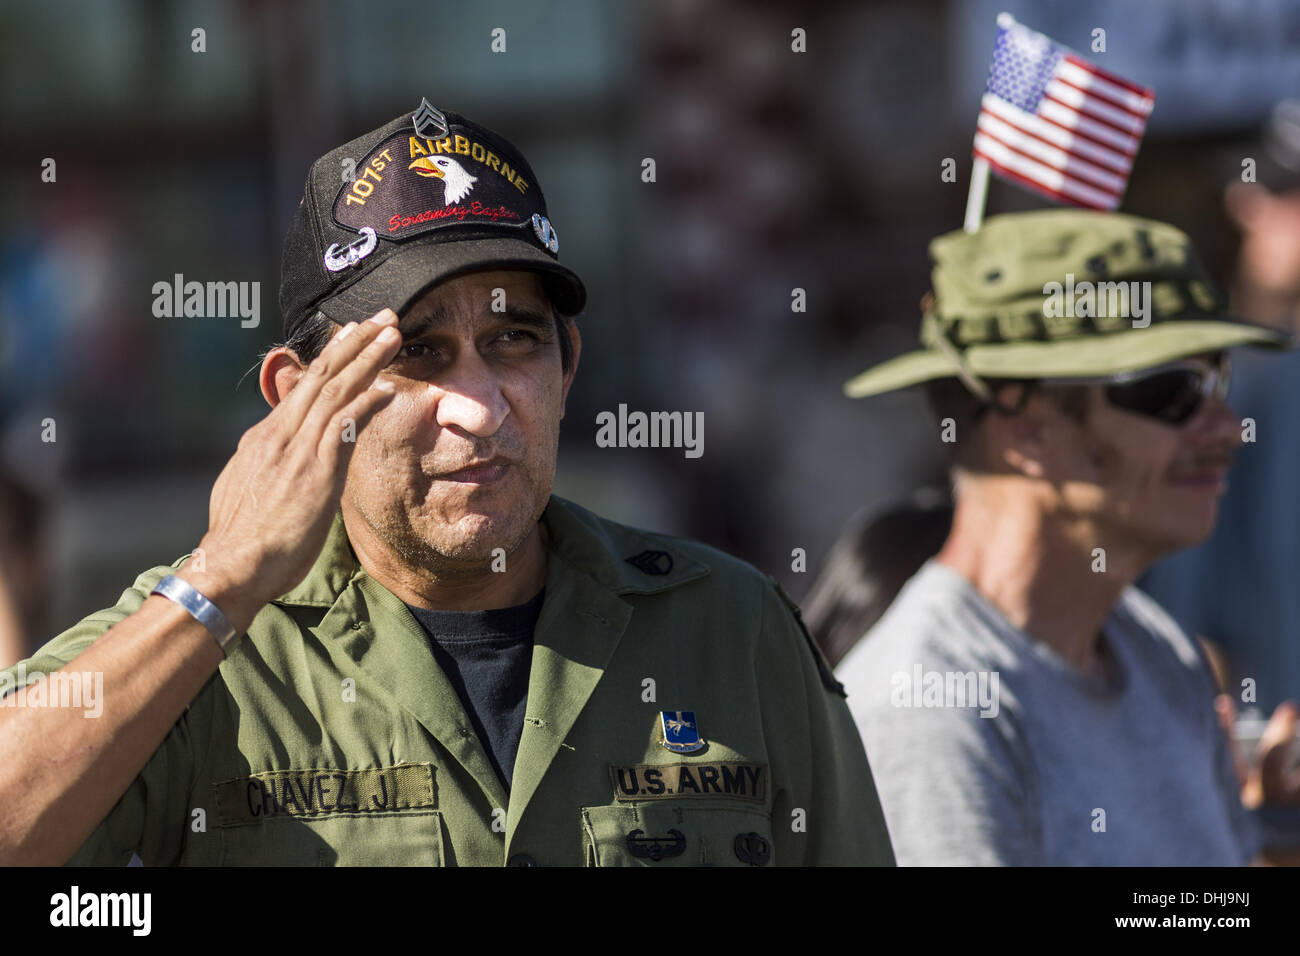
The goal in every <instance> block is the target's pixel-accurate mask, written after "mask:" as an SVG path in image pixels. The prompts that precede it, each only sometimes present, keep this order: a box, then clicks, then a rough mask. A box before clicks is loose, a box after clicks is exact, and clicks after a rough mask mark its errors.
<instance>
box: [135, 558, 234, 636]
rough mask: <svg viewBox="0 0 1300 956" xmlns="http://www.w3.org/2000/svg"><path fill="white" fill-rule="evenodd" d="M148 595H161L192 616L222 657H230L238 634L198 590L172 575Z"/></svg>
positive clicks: (159, 583)
mask: <svg viewBox="0 0 1300 956" xmlns="http://www.w3.org/2000/svg"><path fill="white" fill-rule="evenodd" d="M149 593H150V594H161V595H162V596H163V597H165V598H168V599H169V600H172V601H175V602H176V603H177V604H179V605H180V606H181V607H183V608H185V610H187V611H189V612H190V614H192V615H194V619H195V620H196V621H198V622H199V623H200V624H202V625H203V626H204V627H206V628H207V629H208V631H209V632H210V633H211V634H212V636H213V637H214V638H216V641H217V646H218V647H220V648H221V653H222V655H223V656H225V657H229V656H230V647H231V645H233V644H234V643H235V639H236V638H237V637H238V636H239V634H238V632H237V631H236V630H235V626H234V625H233V624H231V623H230V620H229V619H228V618H227V617H226V615H224V614H222V613H221V609H220V608H219V607H217V606H216V605H215V604H213V603H212V602H211V601H209V600H208V599H207V598H205V597H204V596H203V594H202V593H200V591H199V589H198V588H196V587H195V586H194V585H192V584H190V583H189V582H188V581H185V580H182V579H181V578H178V577H177V576H176V575H174V574H169V575H167V577H165V578H163V579H162V580H161V581H159V582H158V586H157V587H155V588H154V589H153V590H152V591H150V592H149Z"/></svg>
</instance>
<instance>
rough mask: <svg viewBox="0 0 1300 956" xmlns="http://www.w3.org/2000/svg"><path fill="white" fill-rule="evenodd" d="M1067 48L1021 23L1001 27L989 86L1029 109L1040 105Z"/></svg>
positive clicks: (1028, 111)
mask: <svg viewBox="0 0 1300 956" xmlns="http://www.w3.org/2000/svg"><path fill="white" fill-rule="evenodd" d="M1064 54H1065V51H1064V50H1063V49H1062V48H1061V47H1058V46H1057V45H1056V44H1055V43H1052V42H1051V41H1050V40H1048V39H1047V38H1046V37H1044V36H1042V35H1041V34H1036V33H1033V32H1032V31H1029V30H1025V29H1023V28H1022V27H1020V25H1019V24H1017V25H1016V26H1014V27H1012V28H1011V29H1009V30H1008V29H1004V28H999V29H998V38H997V41H996V42H995V43H994V44H993V65H992V66H990V67H989V86H988V90H989V92H990V93H992V94H993V95H994V96H997V97H1000V98H1001V99H1004V100H1006V101H1007V102H1009V103H1014V104H1015V105H1016V106H1018V107H1020V108H1021V109H1022V110H1024V111H1025V112H1027V113H1032V112H1034V111H1035V110H1037V109H1038V103H1039V101H1040V100H1041V99H1042V98H1043V90H1044V89H1045V88H1046V87H1047V83H1048V81H1049V80H1051V78H1052V74H1053V73H1055V72H1056V65H1057V63H1059V62H1060V60H1061V57H1062V56H1064Z"/></svg>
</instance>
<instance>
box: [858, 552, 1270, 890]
mask: <svg viewBox="0 0 1300 956" xmlns="http://www.w3.org/2000/svg"><path fill="white" fill-rule="evenodd" d="M1103 633H1104V648H1105V653H1106V656H1107V657H1108V659H1109V661H1108V662H1109V665H1110V666H1109V674H1108V677H1107V679H1106V680H1102V679H1100V678H1095V677H1088V676H1085V675H1083V674H1080V673H1079V672H1077V671H1076V670H1074V669H1073V668H1072V667H1070V665H1068V664H1067V663H1066V662H1065V661H1064V660H1063V659H1062V658H1061V657H1059V656H1058V655H1057V654H1056V653H1055V652H1054V651H1052V650H1051V648H1049V647H1048V646H1047V645H1046V644H1043V643H1041V642H1039V641H1035V640H1033V639H1031V638H1030V637H1028V636H1027V635H1026V634H1025V633H1024V632H1022V631H1019V630H1017V629H1016V628H1014V627H1012V626H1011V625H1010V624H1009V623H1008V622H1007V620H1006V618H1005V617H1004V616H1003V615H1002V614H1001V612H999V611H998V610H997V609H996V608H995V607H994V606H993V605H992V604H991V603H989V602H988V601H987V600H986V599H985V598H984V597H982V596H981V595H980V594H979V593H978V592H977V591H976V590H975V588H974V587H973V586H972V585H971V584H970V583H969V582H968V581H967V580H966V579H965V578H963V577H962V576H961V575H960V574H958V573H957V572H956V571H954V570H953V569H951V568H949V567H947V566H945V565H942V564H939V563H938V562H936V561H934V560H931V561H929V562H927V563H926V564H925V565H924V566H923V567H922V568H921V570H920V571H918V572H917V573H916V575H915V576H914V577H912V579H911V580H910V581H908V583H907V584H906V585H905V586H904V588H903V590H902V591H901V592H900V593H899V596H898V598H897V600H895V602H894V603H893V605H891V606H890V608H889V610H888V611H887V612H886V613H885V615H884V616H883V617H882V618H881V619H880V621H879V622H878V623H877V624H876V626H875V627H874V628H872V630H871V631H870V632H868V633H867V635H866V636H865V637H864V638H863V639H862V640H861V641H859V642H858V644H857V645H856V646H855V647H854V648H853V650H852V651H850V652H849V654H848V655H847V656H846V657H845V658H844V660H843V661H842V662H841V663H840V666H839V667H838V668H837V676H838V677H839V679H840V680H841V681H843V682H844V684H845V687H846V688H847V690H848V692H849V699H848V703H849V707H850V709H851V710H852V712H853V717H854V719H855V720H856V721H857V724H858V728H859V730H860V731H861V733H862V742H863V745H864V746H865V747H866V751H867V757H868V759H869V760H870V761H871V769H872V771H873V773H874V775H875V780H876V786H877V789H878V790H879V792H880V802H881V805H882V807H883V809H884V812H885V822H886V823H887V824H888V826H889V835H890V838H891V840H892V841H893V844H894V852H895V855H896V856H897V859H898V862H899V864H900V865H946V864H958V865H1084V866H1128V865H1147V866H1224V865H1239V864H1242V863H1244V862H1246V861H1248V860H1249V858H1250V857H1252V856H1253V855H1254V853H1255V852H1256V849H1257V842H1258V841H1257V838H1256V836H1255V833H1254V828H1253V825H1252V823H1251V822H1250V821H1249V820H1248V818H1247V816H1246V813H1245V811H1244V810H1243V808H1242V806H1241V801H1240V799H1239V797H1238V794H1237V787H1236V784H1235V781H1234V778H1233V772H1232V767H1231V763H1230V758H1229V754H1228V750H1227V744H1226V741H1225V739H1224V736H1223V733H1222V731H1221V730H1220V728H1219V725H1218V722H1217V718H1216V716H1215V713H1214V708H1213V695H1214V690H1213V683H1212V681H1211V679H1210V675H1209V671H1208V669H1207V667H1206V665H1205V661H1204V658H1203V657H1202V655H1201V652H1200V649H1199V648H1198V647H1197V646H1196V644H1195V643H1194V642H1193V641H1191V640H1190V639H1189V638H1188V637H1187V636H1186V635H1185V634H1184V633H1183V632H1182V631H1181V630H1180V629H1179V628H1178V626H1177V625H1176V624H1175V623H1174V622H1173V620H1172V619H1171V618H1170V617H1169V616H1168V615H1167V614H1165V613H1164V611H1162V610H1161V609H1160V608H1159V606H1158V605H1156V604H1155V602H1153V601H1152V600H1151V599H1150V598H1148V597H1147V596H1146V595H1144V594H1142V593H1141V592H1140V591H1138V590H1137V589H1136V588H1132V587H1130V588H1128V589H1126V590H1125V591H1124V594H1123V596H1122V597H1121V598H1120V600H1119V602H1118V603H1117V604H1116V606H1115V608H1114V610H1113V611H1112V612H1111V615H1110V617H1109V618H1108V619H1107V621H1106V624H1105V628H1104V632H1103ZM981 715H983V716H981Z"/></svg>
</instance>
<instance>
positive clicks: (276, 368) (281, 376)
mask: <svg viewBox="0 0 1300 956" xmlns="http://www.w3.org/2000/svg"><path fill="white" fill-rule="evenodd" d="M304 371H306V367H305V366H304V365H303V364H302V362H301V361H299V359H298V356H297V354H296V353H295V352H294V351H293V349H291V348H289V347H288V346H287V345H277V346H276V347H275V348H273V349H271V351H269V352H267V353H266V358H264V359H262V371H261V374H260V375H259V376H258V383H259V384H260V385H261V386H262V397H263V398H265V399H266V404H268V405H270V406H271V407H272V408H275V406H277V405H279V404H280V403H281V402H282V401H284V399H285V396H287V395H288V394H289V393H290V392H292V391H293V388H294V386H295V385H297V384H298V381H299V379H301V378H302V373H303V372H304Z"/></svg>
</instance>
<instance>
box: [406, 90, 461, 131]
mask: <svg viewBox="0 0 1300 956" xmlns="http://www.w3.org/2000/svg"><path fill="white" fill-rule="evenodd" d="M411 123H412V124H414V126H415V135H416V136H418V137H420V138H421V139H431V140H433V141H434V142H435V143H436V142H437V141H438V140H440V139H446V138H447V137H448V136H449V135H450V133H451V130H450V129H449V128H448V126H447V117H445V116H443V115H442V112H441V111H440V110H438V109H436V108H435V107H434V106H433V104H432V103H430V102H429V101H428V100H427V99H425V98H424V97H423V96H422V97H420V108H419V109H418V110H416V111H415V112H414V113H412V114H411Z"/></svg>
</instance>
